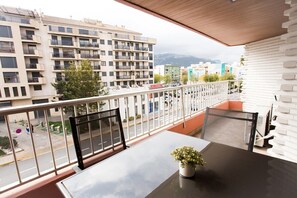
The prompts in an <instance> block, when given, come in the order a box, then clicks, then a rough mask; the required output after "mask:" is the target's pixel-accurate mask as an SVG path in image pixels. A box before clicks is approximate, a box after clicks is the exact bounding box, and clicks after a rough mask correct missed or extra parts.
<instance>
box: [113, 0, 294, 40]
mask: <svg viewBox="0 0 297 198" xmlns="http://www.w3.org/2000/svg"><path fill="white" fill-rule="evenodd" d="M117 1H118V2H120V3H123V4H125V5H128V6H130V7H134V8H136V9H139V10H142V11H144V12H147V13H149V14H152V15H154V16H157V17H159V18H162V19H165V20H167V21H170V22H172V23H175V24H178V25H180V26H183V27H185V28H187V29H190V30H192V31H194V32H197V33H199V34H202V35H205V36H207V37H209V38H212V39H214V40H216V41H218V42H221V43H223V44H225V45H228V46H236V45H243V44H247V43H251V42H255V41H259V40H263V39H266V38H271V37H275V36H279V35H282V34H284V33H286V29H283V28H282V23H283V22H286V21H288V18H287V17H285V16H284V11H285V10H287V9H289V5H287V4H285V0H150V1H144V0H117Z"/></svg>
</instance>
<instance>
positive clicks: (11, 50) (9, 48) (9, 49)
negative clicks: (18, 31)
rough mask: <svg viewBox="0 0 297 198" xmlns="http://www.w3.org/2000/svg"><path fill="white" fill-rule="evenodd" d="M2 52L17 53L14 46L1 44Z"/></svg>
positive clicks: (0, 50)
mask: <svg viewBox="0 0 297 198" xmlns="http://www.w3.org/2000/svg"><path fill="white" fill-rule="evenodd" d="M0 52H2V53H15V49H14V46H1V47H0Z"/></svg>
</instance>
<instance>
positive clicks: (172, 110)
mask: <svg viewBox="0 0 297 198" xmlns="http://www.w3.org/2000/svg"><path fill="white" fill-rule="evenodd" d="M173 98H174V97H173V90H171V99H172V104H171V107H172V108H171V116H172V120H171V122H172V124H174V118H173V114H174V108H173V101H174V100H173Z"/></svg>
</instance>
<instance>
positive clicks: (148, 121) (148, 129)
mask: <svg viewBox="0 0 297 198" xmlns="http://www.w3.org/2000/svg"><path fill="white" fill-rule="evenodd" d="M146 96H147V100H148V104H149V106H148V111H147V133H148V134H149V135H150V106H151V104H150V97H149V94H146Z"/></svg>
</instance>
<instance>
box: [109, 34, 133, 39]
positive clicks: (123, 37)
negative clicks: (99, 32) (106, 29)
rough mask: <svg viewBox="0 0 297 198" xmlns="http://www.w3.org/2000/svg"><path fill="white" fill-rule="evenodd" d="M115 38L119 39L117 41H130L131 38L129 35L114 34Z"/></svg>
mask: <svg viewBox="0 0 297 198" xmlns="http://www.w3.org/2000/svg"><path fill="white" fill-rule="evenodd" d="M113 38H117V39H127V40H128V39H130V36H129V35H128V34H114V37H113Z"/></svg>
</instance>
